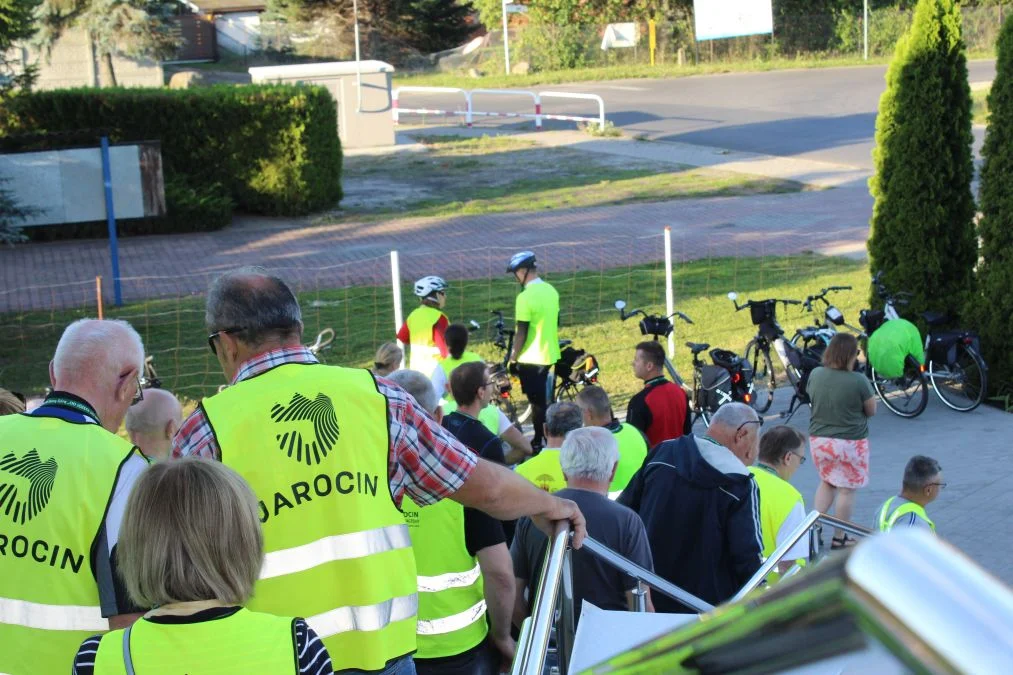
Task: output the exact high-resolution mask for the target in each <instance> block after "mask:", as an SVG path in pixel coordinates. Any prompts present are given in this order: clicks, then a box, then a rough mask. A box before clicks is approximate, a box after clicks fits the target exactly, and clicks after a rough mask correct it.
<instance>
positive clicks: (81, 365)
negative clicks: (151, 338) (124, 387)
mask: <svg viewBox="0 0 1013 675" xmlns="http://www.w3.org/2000/svg"><path fill="white" fill-rule="evenodd" d="M127 365H129V366H132V367H134V368H136V369H137V374H138V376H141V375H143V374H144V343H143V342H141V336H140V335H138V334H137V331H136V330H134V327H133V326H131V325H130V324H129V323H127V322H126V321H121V320H119V319H105V320H101V321H100V320H99V319H78V320H77V321H75V322H74V323H72V324H70V325H69V326H67V328H66V329H65V330H64V331H63V335H62V336H60V341H59V342H58V343H57V345H56V353H55V354H54V355H53V374H54V375H55V376H56V379H57V380H58V381H60V382H63V383H66V382H82V381H94V380H96V379H103V378H110V377H113V378H115V377H117V376H119V375H121V374H122V373H121V372H120V371H122V369H123V367H124V366H127ZM114 371H115V372H114Z"/></svg>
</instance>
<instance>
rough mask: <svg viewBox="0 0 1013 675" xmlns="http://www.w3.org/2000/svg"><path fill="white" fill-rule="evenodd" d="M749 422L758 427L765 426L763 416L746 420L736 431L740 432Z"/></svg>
mask: <svg viewBox="0 0 1013 675" xmlns="http://www.w3.org/2000/svg"><path fill="white" fill-rule="evenodd" d="M747 424H755V425H756V426H757V428H759V427H762V426H763V418H762V417H760V418H759V419H755V420H748V421H746V422H743V423H742V424H740V425H739V428H738V429H736V430H735V433H736V434H738V433H739V432H740V431H742V427H744V426H746V425H747Z"/></svg>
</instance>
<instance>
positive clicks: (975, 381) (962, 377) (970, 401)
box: [929, 344, 988, 412]
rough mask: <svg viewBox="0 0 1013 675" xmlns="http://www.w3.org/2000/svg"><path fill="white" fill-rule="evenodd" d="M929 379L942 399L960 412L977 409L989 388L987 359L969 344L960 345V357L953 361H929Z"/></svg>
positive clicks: (958, 352) (958, 351)
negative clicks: (949, 362)
mask: <svg viewBox="0 0 1013 675" xmlns="http://www.w3.org/2000/svg"><path fill="white" fill-rule="evenodd" d="M929 379H930V380H931V381H932V388H933V389H934V390H935V392H936V396H938V397H939V400H940V401H942V402H943V403H944V404H945V405H946V406H947V407H949V408H952V409H953V410H956V411H958V412H970V411H971V410H974V409H975V408H977V407H978V406H979V405H981V402H982V401H983V400H985V392H986V391H987V390H988V369H987V368H986V367H985V361H984V360H983V359H982V358H981V356H980V355H979V354H978V352H976V351H974V349H973V348H971V347H969V346H967V345H965V344H958V345H957V354H956V358H955V359H954V360H953V363H951V364H948V365H947V364H944V363H937V362H936V361H929Z"/></svg>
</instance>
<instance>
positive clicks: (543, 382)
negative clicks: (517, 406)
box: [517, 363, 551, 405]
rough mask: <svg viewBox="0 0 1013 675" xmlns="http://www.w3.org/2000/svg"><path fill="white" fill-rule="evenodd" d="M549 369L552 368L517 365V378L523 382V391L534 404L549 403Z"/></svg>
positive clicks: (530, 364)
mask: <svg viewBox="0 0 1013 675" xmlns="http://www.w3.org/2000/svg"><path fill="white" fill-rule="evenodd" d="M549 368H550V366H539V365H535V364H532V363H518V364H517V378H518V379H519V380H520V381H521V391H522V392H524V395H525V396H527V397H528V400H529V401H531V402H532V403H541V404H542V405H545V404H547V403H548V401H549V399H550V398H551V396H550V395H549Z"/></svg>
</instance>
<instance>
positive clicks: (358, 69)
mask: <svg viewBox="0 0 1013 675" xmlns="http://www.w3.org/2000/svg"><path fill="white" fill-rule="evenodd" d="M352 14H353V15H354V17H355V93H356V97H357V102H356V106H355V112H357V113H361V112H362V65H361V63H360V62H359V0H352ZM398 328H400V326H398Z"/></svg>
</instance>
